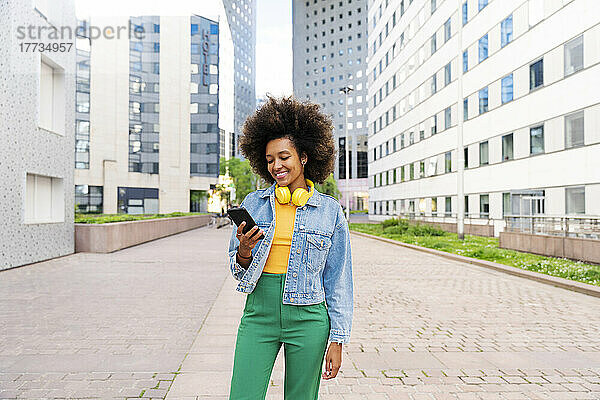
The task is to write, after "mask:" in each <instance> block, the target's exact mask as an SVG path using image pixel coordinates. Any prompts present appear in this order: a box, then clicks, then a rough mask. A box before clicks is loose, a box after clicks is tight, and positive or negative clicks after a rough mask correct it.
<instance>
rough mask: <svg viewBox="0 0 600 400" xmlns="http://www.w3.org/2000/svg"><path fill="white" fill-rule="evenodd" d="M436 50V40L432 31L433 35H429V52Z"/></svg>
mask: <svg viewBox="0 0 600 400" xmlns="http://www.w3.org/2000/svg"><path fill="white" fill-rule="evenodd" d="M436 50H437V40H436V34H435V33H434V34H433V36H431V54H433V53H435V52H436Z"/></svg>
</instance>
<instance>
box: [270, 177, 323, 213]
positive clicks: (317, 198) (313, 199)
mask: <svg viewBox="0 0 600 400" xmlns="http://www.w3.org/2000/svg"><path fill="white" fill-rule="evenodd" d="M275 185H277V183H276V182H275V183H273V184H272V185H271V186H269V187H268V188H266V189H263V191H262V193H261V194H260V197H261V198H265V197H268V196H272V197H275ZM306 205H309V206H314V207H317V206H320V205H321V193H320V192H319V191H318V190H317V188H316V187H315V192H314V193H313V195H312V196H310V198H309V199H308V201H307V202H306Z"/></svg>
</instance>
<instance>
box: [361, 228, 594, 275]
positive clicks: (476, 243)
mask: <svg viewBox="0 0 600 400" xmlns="http://www.w3.org/2000/svg"><path fill="white" fill-rule="evenodd" d="M401 225H402V224H401ZM422 227H424V225H422ZM350 229H351V230H354V231H357V232H363V233H368V234H371V235H376V236H381V237H385V238H388V239H393V240H398V241H400V242H404V243H409V244H414V245H417V246H422V247H428V248H431V249H436V250H441V251H446V252H448V253H454V254H459V255H461V256H465V257H472V258H477V259H480V260H486V261H493V262H497V263H499V264H505V265H510V266H512V267H517V268H521V269H526V270H529V271H535V272H540V273H543V274H546V275H552V276H558V277H561V278H566V279H571V280H574V281H579V282H584V283H589V284H591V285H596V286H600V265H591V264H585V263H582V262H579V261H572V260H567V259H564V258H553V257H544V256H538V255H535V254H530V253H522V252H519V251H515V250H506V249H500V248H498V239H497V238H490V237H480V236H471V235H465V240H464V241H461V240H459V239H458V236H457V235H456V234H455V233H447V232H443V231H440V230H438V229H435V228H430V227H427V228H426V229H412V228H408V229H406V228H405V227H399V226H397V225H395V224H394V223H386V224H384V223H379V224H358V223H351V224H350ZM436 235H439V236H436Z"/></svg>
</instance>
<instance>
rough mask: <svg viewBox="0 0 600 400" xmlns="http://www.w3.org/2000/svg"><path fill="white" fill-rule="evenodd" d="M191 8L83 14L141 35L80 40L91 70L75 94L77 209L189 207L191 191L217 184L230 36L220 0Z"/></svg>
mask: <svg viewBox="0 0 600 400" xmlns="http://www.w3.org/2000/svg"><path fill="white" fill-rule="evenodd" d="M199 11H201V12H202V14H201V15H195V14H193V15H188V16H181V17H178V16H143V17H93V18H92V19H91V21H90V24H91V25H93V26H100V27H106V26H115V27H119V26H125V27H128V26H131V27H132V28H131V29H133V30H134V32H135V31H136V30H138V31H139V32H141V34H140V35H138V36H136V35H127V36H124V37H121V38H120V39H117V38H110V39H108V38H98V39H92V40H91V41H88V40H86V39H85V38H82V39H80V40H79V41H80V42H83V43H81V44H80V46H79V47H80V49H81V50H83V53H81V52H80V56H81V54H84V55H85V52H86V51H87V52H88V59H89V61H88V65H89V66H88V68H89V71H90V73H89V75H88V82H89V83H88V86H87V91H88V93H85V88H86V87H85V85H81V87H83V88H84V89H83V90H81V91H80V90H79V86H78V93H77V111H78V120H77V134H78V143H77V146H76V150H77V155H76V158H77V159H81V160H83V161H85V159H86V156H85V153H86V152H87V153H88V154H87V162H83V161H82V162H79V163H76V170H75V184H76V186H75V190H76V203H77V205H78V207H79V209H80V210H81V211H82V212H104V213H108V214H113V213H121V212H126V213H136V214H137V213H169V212H174V211H189V210H190V194H191V192H193V191H200V190H202V191H208V190H210V189H214V188H215V185H216V184H217V183H218V178H219V159H220V157H227V158H228V157H229V156H230V155H231V153H232V151H231V145H232V143H234V140H235V134H234V88H233V85H234V79H233V77H234V53H233V41H232V37H231V31H230V30H229V25H228V23H227V16H226V13H225V9H224V7H223V4H222V2H221V1H213V2H207V3H205V4H203V6H202V7H200V9H199ZM130 36H132V37H130ZM86 42H87V45H86ZM90 42H91V46H90V45H89V43H90ZM78 61H79V64H78V77H79V79H82V78H85V77H82V76H81V74H80V71H81V70H82V69H85V67H83V68H81V66H82V63H84V62H85V60H84V59H83V60H82V59H81V58H80V59H79V60H78ZM81 112H87V113H88V116H87V121H89V122H87V121H86V117H85V116H82V115H81V114H82V113H81ZM82 153H83V154H84V155H82Z"/></svg>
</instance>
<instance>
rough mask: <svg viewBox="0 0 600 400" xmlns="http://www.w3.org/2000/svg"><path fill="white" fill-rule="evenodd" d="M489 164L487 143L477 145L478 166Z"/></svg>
mask: <svg viewBox="0 0 600 400" xmlns="http://www.w3.org/2000/svg"><path fill="white" fill-rule="evenodd" d="M489 163H490V158H489V147H488V141H487V140H486V141H485V142H481V143H479V165H488V164H489Z"/></svg>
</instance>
